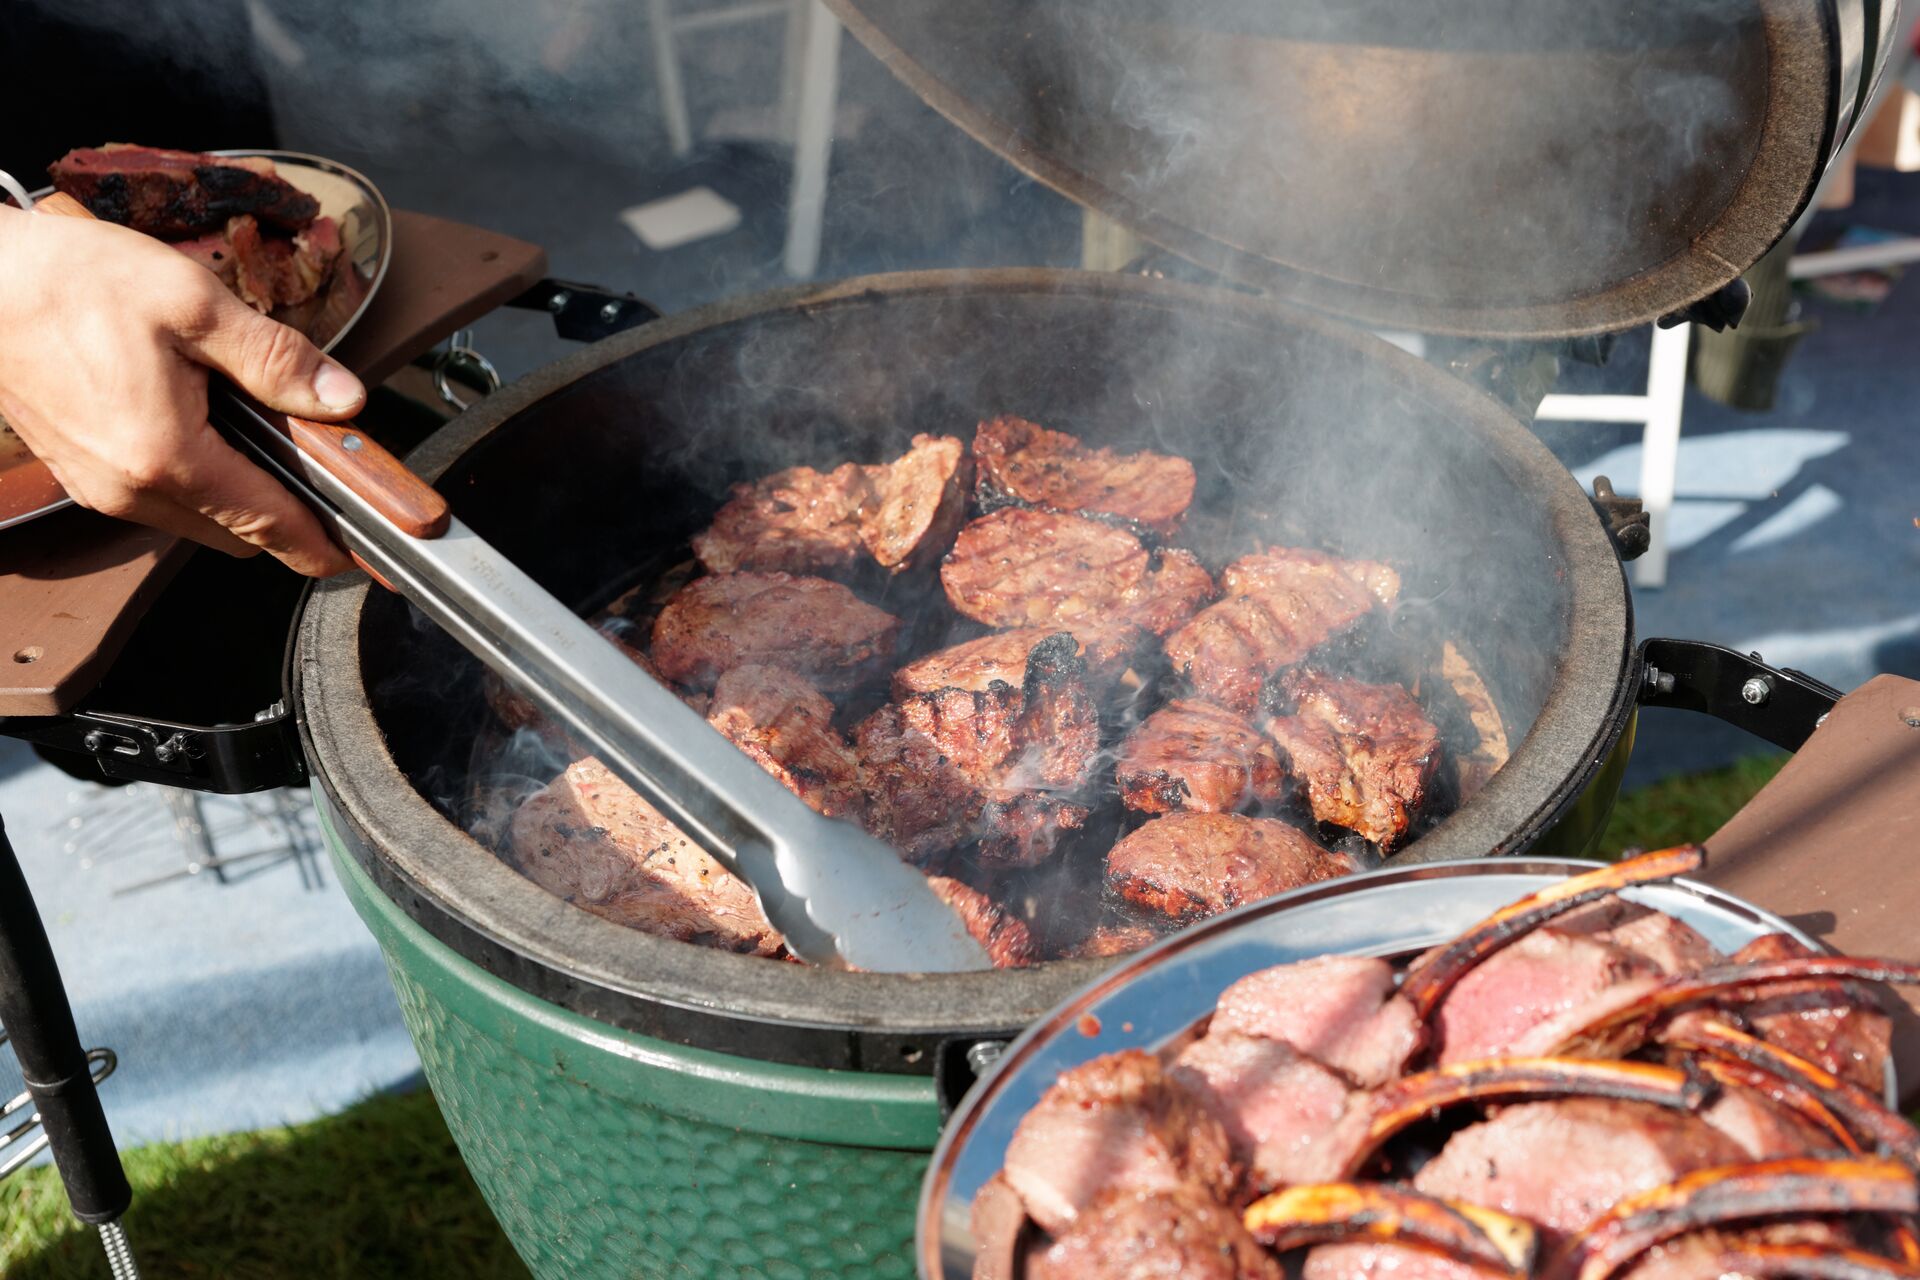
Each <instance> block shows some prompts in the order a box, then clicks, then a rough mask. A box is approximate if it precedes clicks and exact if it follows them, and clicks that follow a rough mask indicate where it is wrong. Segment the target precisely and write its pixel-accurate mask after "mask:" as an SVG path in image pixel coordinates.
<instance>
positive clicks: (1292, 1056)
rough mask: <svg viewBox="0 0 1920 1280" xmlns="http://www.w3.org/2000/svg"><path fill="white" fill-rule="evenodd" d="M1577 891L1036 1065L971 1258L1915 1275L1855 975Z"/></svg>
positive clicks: (1904, 1177) (1208, 1265)
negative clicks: (1121, 1043) (1439, 939)
mask: <svg viewBox="0 0 1920 1280" xmlns="http://www.w3.org/2000/svg"><path fill="white" fill-rule="evenodd" d="M1702 857H1703V854H1702V851H1701V850H1700V849H1699V848H1697V847H1694V846H1688V847H1683V848H1679V849H1673V850H1664V851H1662V852H1660V853H1656V854H1648V855H1645V856H1643V857H1641V858H1638V859H1634V860H1631V861H1628V862H1623V863H1620V864H1618V865H1616V866H1613V867H1609V868H1606V869H1603V870H1600V871H1596V872H1592V873H1590V874H1587V875H1583V876H1578V877H1574V878H1572V879H1569V880H1567V881H1564V882H1562V883H1560V884H1559V885H1556V886H1555V887H1553V888H1551V889H1548V890H1546V891H1543V892H1541V893H1539V894H1536V895H1534V896H1532V897H1530V898H1527V899H1524V900H1522V901H1520V902H1518V903H1515V904H1513V905H1512V906H1510V907H1507V908H1505V909H1503V910H1501V911H1499V912H1497V913H1496V914H1495V915H1493V916H1492V917H1490V918H1488V919H1487V920H1485V921H1483V922H1482V923H1480V924H1479V925H1477V926H1475V927H1474V928H1472V929H1469V930H1468V931H1467V932H1466V933H1464V934H1462V935H1461V936H1460V937H1459V938H1457V939H1455V940H1454V941H1453V942H1450V943H1447V944H1444V945H1442V946H1439V947H1435V948H1434V949H1432V950H1430V951H1428V952H1426V953H1425V954H1423V955H1421V956H1419V957H1418V958H1417V959H1415V960H1413V961H1412V963H1411V964H1410V965H1409V966H1407V967H1406V969H1405V971H1404V973H1401V972H1397V971H1396V969H1395V966H1394V965H1393V964H1392V963H1391V962H1390V961H1388V960H1384V959H1377V958H1362V957H1350V956H1326V957H1321V958H1319V959H1314V960H1306V961H1302V962H1299V963H1295V964H1288V965H1282V966H1280V967H1278V968H1273V969H1267V970H1264V971H1262V972H1258V973H1254V974H1251V975H1249V976H1247V977H1245V978H1242V979H1240V980H1239V981H1238V982H1236V983H1234V984H1233V985H1232V986H1230V987H1228V988H1227V989H1226V991H1224V992H1223V993H1222V994H1221V996H1220V998H1219V1002H1218V1004H1217V1006H1216V1008H1215V1009H1214V1011H1213V1013H1212V1015H1211V1017H1210V1018H1209V1019H1208V1020H1207V1021H1206V1022H1205V1023H1204V1024H1203V1025H1202V1026H1200V1027H1196V1028H1194V1029H1193V1031H1191V1032H1190V1033H1189V1034H1188V1035H1187V1036H1186V1037H1183V1038H1182V1039H1181V1041H1180V1042H1179V1043H1177V1044H1175V1045H1172V1046H1170V1047H1169V1048H1168V1049H1167V1050H1166V1051H1164V1052H1162V1053H1158V1054H1153V1053H1147V1052H1143V1051H1140V1050H1126V1051H1123V1052H1119V1053H1113V1054H1108V1055H1106V1056H1104V1057H1100V1058H1096V1059H1094V1060H1092V1061H1090V1062H1088V1063H1086V1064H1084V1065H1082V1066H1080V1067H1076V1068H1074V1069H1073V1070H1071V1071H1068V1072H1066V1073H1064V1074H1062V1075H1061V1076H1060V1077H1059V1079H1058V1080H1057V1081H1056V1082H1055V1083H1054V1085H1053V1086H1052V1087H1051V1088H1050V1089H1049V1090H1048V1092H1047V1093H1046V1094H1045V1095H1044V1096H1043V1097H1042V1098H1041V1100H1040V1101H1039V1103H1038V1104H1036V1105H1035V1107H1034V1108H1033V1109H1032V1110H1031V1111H1029V1112H1028V1113H1027V1114H1026V1116H1025V1117H1024V1118H1023V1119H1022V1120H1021V1122H1020V1126H1019V1128H1018V1130H1017V1131H1016V1133H1015V1135H1014V1137H1013V1139H1012V1141H1011V1142H1010V1143H1009V1144H1008V1147H1007V1151H1006V1157H1005V1164H1004V1166H1003V1168H1002V1170H1001V1172H1000V1173H999V1174H998V1175H997V1176H996V1177H995V1178H994V1179H993V1180H991V1181H990V1182H989V1183H988V1184H987V1185H986V1187H985V1188H984V1189H983V1190H982V1191H981V1193H980V1195H979V1196H978V1197H976V1199H975V1201H974V1234H975V1240H976V1246H977V1248H978V1249H979V1252H978V1254H977V1258H978V1265H977V1268H976V1276H978V1277H980V1278H981V1280H987V1278H988V1277H1003V1278H1005V1277H1012V1276H1016V1275H1021V1276H1024V1277H1025V1280H1067V1278H1071V1280H1104V1278H1108V1277H1115V1278H1117V1277H1146V1276H1167V1277H1171V1276H1180V1277H1184V1278H1186V1280H1280V1277H1282V1276H1283V1275H1297V1274H1302V1273H1304V1275H1305V1276H1306V1278H1307V1280H1388V1278H1391V1280H1518V1278H1519V1277H1529V1276H1539V1277H1549V1278H1551V1280H1606V1278H1607V1277H1610V1276H1613V1275H1617V1274H1627V1273H1631V1274H1632V1275H1633V1276H1634V1277H1635V1278H1636V1280H1711V1278H1713V1277H1720V1276H1728V1275H1739V1276H1752V1277H1768V1276H1816V1277H1847V1278H1848V1280H1855V1278H1859V1277H1874V1276H1893V1275H1902V1276H1912V1275H1915V1274H1920V1238H1916V1236H1915V1234H1914V1227H1913V1218H1912V1215H1913V1214H1914V1213H1915V1211H1916V1210H1917V1209H1920V1191H1916V1183H1915V1177H1916V1168H1920V1164H1917V1163H1916V1162H1917V1161H1920V1133H1916V1132H1915V1130H1914V1129H1913V1127H1912V1126H1911V1125H1910V1124H1909V1123H1908V1122H1907V1121H1906V1120H1905V1119H1904V1118H1903V1117H1901V1116H1900V1115H1898V1114H1897V1113H1894V1112H1892V1111H1890V1110H1888V1109H1887V1108H1886V1107H1885V1106H1884V1105H1883V1104H1882V1103H1881V1102H1880V1098H1881V1097H1882V1096H1883V1095H1884V1091H1885V1087H1886V1075H1885V1071H1886V1065H1887V1061H1888V1054H1889V1042H1890V1035H1891V1031H1890V1024H1889V1020H1888V1018H1887V1016H1886V1015H1885V1014H1884V1013H1883V1012H1882V1011H1881V1008H1880V1006H1879V1004H1878V1003H1877V1002H1876V997H1875V993H1874V991H1873V990H1872V989H1870V988H1866V987H1863V986H1861V985H1860V984H1861V983H1862V982H1881V981H1896V982H1903V983H1911V982H1915V981H1920V966H1914V965H1903V964H1896V963H1891V962H1878V961H1862V960H1851V959H1845V958H1839V957H1831V956H1825V955H1818V954H1814V953H1812V952H1810V951H1808V950H1807V949H1806V948H1804V947H1802V946H1801V945H1800V944H1798V943H1797V942H1795V941H1794V940H1793V939H1791V938H1789V937H1787V936H1785V935H1782V934H1771V935H1768V936H1766V937H1763V938H1761V939H1759V940H1757V941H1755V942H1753V943H1751V944H1750V945H1748V946H1747V947H1745V948H1743V949H1742V950H1741V951H1740V952H1738V953H1737V954H1735V955H1734V956H1732V957H1726V956H1722V955H1720V954H1719V953H1718V952H1717V951H1716V950H1715V949H1714V947H1713V946H1712V945H1711V944H1710V943H1709V942H1708V941H1707V939H1706V938H1704V937H1703V936H1701V935H1700V934H1699V933H1697V932H1696V931H1695V930H1693V929H1692V928H1690V927H1688V926H1687V925H1686V924H1684V923H1682V922H1681V921H1679V920H1676V919H1674V918H1672V917H1671V916H1668V915H1665V914H1663V913H1661V912H1657V911H1653V910H1649V909H1647V908H1644V907H1638V906H1635V905H1633V904H1631V903H1629V902H1627V901H1625V900H1623V899H1621V898H1619V897H1618V896H1616V891H1617V890H1619V889H1621V888H1623V887H1625V886H1628V885H1632V884H1636V883H1650V882H1653V881H1657V880H1663V879H1667V878H1670V877H1672V876H1675V875H1680V874H1685V873H1686V872H1688V871H1691V870H1693V869H1695V868H1697V867H1698V866H1699V865H1700V864H1701V861H1702Z"/></svg>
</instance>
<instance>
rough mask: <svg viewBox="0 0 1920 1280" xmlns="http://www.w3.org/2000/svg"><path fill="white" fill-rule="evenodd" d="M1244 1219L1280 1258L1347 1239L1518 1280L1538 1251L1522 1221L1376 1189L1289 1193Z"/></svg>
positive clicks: (1353, 1185)
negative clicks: (1394, 1246)
mask: <svg viewBox="0 0 1920 1280" xmlns="http://www.w3.org/2000/svg"><path fill="white" fill-rule="evenodd" d="M1243 1220H1244V1221H1245V1223H1246V1226H1247V1229H1248V1230H1249V1231H1251V1232H1252V1233H1253V1236H1254V1239H1256V1240H1258V1241H1259V1242H1260V1243H1261V1244H1264V1245H1266V1246H1267V1247H1268V1248H1269V1249H1275V1250H1279V1251H1281V1252H1286V1251H1288V1250H1292V1249H1299V1248H1303V1247H1305V1246H1308V1245H1315V1244H1329V1243H1333V1242H1337V1241H1345V1240H1376V1241H1381V1242H1396V1241H1406V1242H1409V1243H1410V1244H1412V1245H1414V1246H1415V1247H1418V1248H1424V1249H1427V1250H1429V1251H1431V1252H1434V1253H1441V1254H1446V1255H1449V1256H1451V1257H1456V1258H1459V1259H1461V1260H1462V1261H1465V1262H1470V1263H1473V1264H1474V1265H1476V1266H1480V1267H1486V1268H1489V1269H1491V1270H1493V1271H1496V1272H1502V1273H1505V1274H1507V1275H1510V1276H1515V1277H1522V1276H1526V1275H1529V1274H1530V1273H1531V1272H1532V1270H1533V1262H1534V1257H1535V1254H1536V1252H1537V1249H1538V1245H1539V1237H1538V1233H1537V1232H1535V1231H1534V1229H1533V1226H1532V1224H1531V1223H1529V1222H1527V1221H1526V1220H1525V1219H1522V1218H1512V1217H1508V1216H1507V1215H1505V1214H1501V1213H1496V1212H1494V1211H1492V1210H1489V1209H1483V1208H1480V1207H1478V1206H1476V1205H1455V1204H1448V1203H1447V1202H1446V1201H1444V1200H1436V1199H1434V1198H1433V1197H1431V1196H1423V1195H1421V1194H1420V1193H1419V1192H1417V1191H1408V1190H1406V1189H1405V1188H1401V1187H1388V1186H1383V1185H1380V1184H1378V1183H1363V1182H1333V1183H1323V1184H1320V1185H1318V1186H1304V1187H1289V1188H1287V1189H1286V1190H1285V1191H1280V1192H1276V1193H1274V1194H1273V1195H1270V1196H1264V1197H1262V1198H1261V1199H1260V1200H1259V1201H1257V1202H1255V1203H1254V1204H1252V1205H1249V1206H1248V1207H1247V1211H1246V1214H1245V1215H1244V1218H1243Z"/></svg>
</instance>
